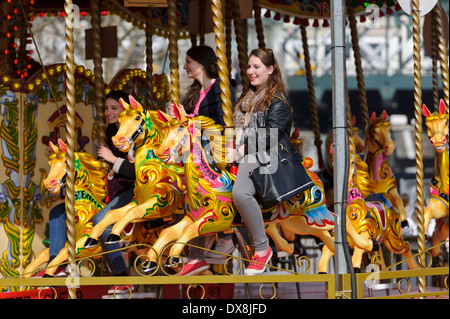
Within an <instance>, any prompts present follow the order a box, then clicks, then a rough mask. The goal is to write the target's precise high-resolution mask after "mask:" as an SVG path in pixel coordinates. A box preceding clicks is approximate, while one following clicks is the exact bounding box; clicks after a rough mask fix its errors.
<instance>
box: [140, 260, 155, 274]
mask: <svg viewBox="0 0 450 319" xmlns="http://www.w3.org/2000/svg"><path fill="white" fill-rule="evenodd" d="M157 266H158V264H157V263H155V262H154V261H151V262H149V263H148V266H147V267H145V268H143V269H142V272H143V273H144V274H145V275H148V274H151V273H152V272H154V271H155V269H156V267H157Z"/></svg>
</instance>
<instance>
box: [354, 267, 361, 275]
mask: <svg viewBox="0 0 450 319" xmlns="http://www.w3.org/2000/svg"><path fill="white" fill-rule="evenodd" d="M353 272H354V273H355V274H360V273H361V268H359V267H353Z"/></svg>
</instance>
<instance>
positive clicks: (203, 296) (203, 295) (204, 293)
mask: <svg viewBox="0 0 450 319" xmlns="http://www.w3.org/2000/svg"><path fill="white" fill-rule="evenodd" d="M193 286H195V287H201V288H202V291H203V292H202V296H201V297H200V299H203V298H205V295H206V290H205V287H203V285H197V284H196V285H189V287H188V288H187V290H186V297H187V298H188V299H192V298H191V296H190V295H189V291H190V290H191V287H193Z"/></svg>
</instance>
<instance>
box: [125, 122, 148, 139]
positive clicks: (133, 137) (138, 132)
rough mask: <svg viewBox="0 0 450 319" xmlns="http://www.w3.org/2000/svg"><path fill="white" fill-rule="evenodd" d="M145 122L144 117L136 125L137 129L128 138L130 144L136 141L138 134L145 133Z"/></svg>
mask: <svg viewBox="0 0 450 319" xmlns="http://www.w3.org/2000/svg"><path fill="white" fill-rule="evenodd" d="M144 124H145V120H144V119H143V120H142V122H141V123H140V124H139V125H138V126H137V127H136V130H135V131H134V133H133V134H132V135H131V137H129V138H128V143H130V144H132V143H134V141H135V140H136V139H137V138H138V136H139V135H141V134H142V133H144Z"/></svg>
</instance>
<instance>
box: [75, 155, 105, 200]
mask: <svg viewBox="0 0 450 319" xmlns="http://www.w3.org/2000/svg"><path fill="white" fill-rule="evenodd" d="M76 155H77V157H78V160H79V161H80V164H81V167H82V168H83V169H84V170H85V171H86V172H87V173H88V174H89V181H90V185H89V186H90V190H91V191H92V193H93V194H96V195H97V196H99V197H100V198H105V197H106V196H107V195H108V191H107V189H106V181H105V175H106V172H107V171H108V168H109V167H108V164H107V163H106V162H104V161H100V160H97V159H95V157H94V156H92V154H89V153H82V152H77V153H76ZM76 169H77V170H79V168H77V167H76ZM81 173H82V172H81ZM79 174H80V173H79ZM77 182H78V181H77ZM82 183H83V181H80V184H81V185H80V186H82ZM76 186H77V185H76Z"/></svg>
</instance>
